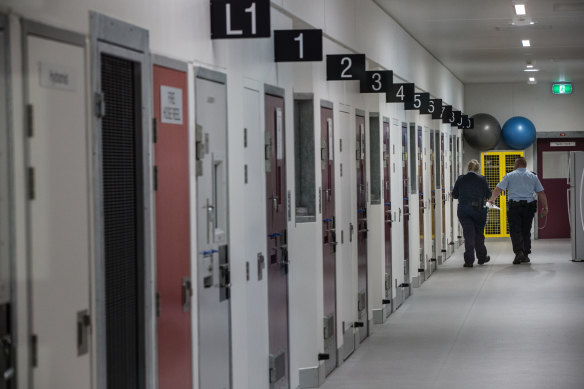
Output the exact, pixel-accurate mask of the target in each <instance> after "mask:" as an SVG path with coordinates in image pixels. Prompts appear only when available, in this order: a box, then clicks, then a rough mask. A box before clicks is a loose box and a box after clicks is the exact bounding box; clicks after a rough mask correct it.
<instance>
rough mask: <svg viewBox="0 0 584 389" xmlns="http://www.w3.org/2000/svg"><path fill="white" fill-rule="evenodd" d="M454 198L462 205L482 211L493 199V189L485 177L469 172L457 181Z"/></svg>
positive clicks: (453, 193)
mask: <svg viewBox="0 0 584 389" xmlns="http://www.w3.org/2000/svg"><path fill="white" fill-rule="evenodd" d="M452 197H454V198H455V199H458V204H460V205H469V206H471V207H475V208H481V209H482V208H483V207H484V206H485V203H486V201H487V200H488V199H489V198H490V197H491V189H489V184H488V183H487V179H486V178H485V177H483V176H481V175H478V174H477V173H475V172H468V173H466V174H465V175H463V176H460V177H458V179H457V180H456V183H455V184H454V189H452Z"/></svg>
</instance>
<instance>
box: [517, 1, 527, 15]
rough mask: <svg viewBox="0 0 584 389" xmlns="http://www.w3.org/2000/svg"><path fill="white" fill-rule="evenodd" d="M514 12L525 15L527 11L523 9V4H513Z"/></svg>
mask: <svg viewBox="0 0 584 389" xmlns="http://www.w3.org/2000/svg"><path fill="white" fill-rule="evenodd" d="M514 7H515V13H516V14H517V15H525V14H526V13H527V12H526V10H525V4H515V5H514Z"/></svg>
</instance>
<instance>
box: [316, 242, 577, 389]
mask: <svg viewBox="0 0 584 389" xmlns="http://www.w3.org/2000/svg"><path fill="white" fill-rule="evenodd" d="M487 248H488V250H489V254H490V256H491V262H489V263H488V264H487V265H484V266H477V265H476V264H475V267H473V268H471V269H467V268H463V267H462V264H463V260H462V248H461V249H459V250H458V251H457V252H456V253H455V254H454V255H453V256H452V257H451V258H450V259H449V260H448V261H447V262H446V263H445V264H444V265H442V266H440V267H439V269H438V271H437V272H435V273H434V274H433V275H432V277H430V279H429V280H427V281H426V282H425V283H424V284H423V285H422V286H421V287H420V288H418V289H415V290H414V295H413V296H412V297H410V298H409V299H408V300H407V301H406V302H405V303H404V304H403V305H402V306H401V307H400V308H399V309H398V310H397V311H396V312H394V314H393V315H392V316H390V318H389V319H388V321H387V322H386V323H385V324H384V325H383V326H376V328H375V332H374V334H373V335H372V336H371V337H370V338H369V339H367V340H366V341H365V343H364V344H362V345H361V347H360V348H359V349H358V350H357V351H356V352H355V353H354V354H353V355H352V356H351V357H350V358H349V359H348V360H347V361H345V363H344V364H343V365H342V366H341V367H339V368H337V370H336V371H335V372H333V373H332V374H331V375H330V376H329V377H328V378H327V381H326V382H325V384H324V385H323V386H322V387H321V388H322V389H382V388H383V389H387V388H399V389H402V388H406V389H407V388H417V389H423V388H449V389H452V388H514V389H517V388H526V389H527V388H529V389H534V388H546V389H549V388H561V389H563V388H574V389H576V388H577V389H582V388H584V263H573V262H571V261H570V242H569V241H568V240H541V241H536V242H535V243H534V249H533V254H532V255H531V260H532V264H531V265H527V264H522V265H512V264H511V262H512V261H513V254H512V253H511V243H510V242H509V241H494V242H492V241H487Z"/></svg>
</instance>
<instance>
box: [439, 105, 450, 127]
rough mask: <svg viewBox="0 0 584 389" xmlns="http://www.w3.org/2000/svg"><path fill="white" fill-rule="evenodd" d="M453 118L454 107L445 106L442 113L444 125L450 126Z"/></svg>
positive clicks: (441, 117)
mask: <svg viewBox="0 0 584 389" xmlns="http://www.w3.org/2000/svg"><path fill="white" fill-rule="evenodd" d="M451 116H452V105H443V106H442V110H441V112H440V119H442V123H444V124H449V123H450V117H451Z"/></svg>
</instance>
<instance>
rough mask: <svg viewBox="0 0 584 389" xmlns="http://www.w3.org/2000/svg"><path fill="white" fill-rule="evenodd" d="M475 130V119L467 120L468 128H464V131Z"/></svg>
mask: <svg viewBox="0 0 584 389" xmlns="http://www.w3.org/2000/svg"><path fill="white" fill-rule="evenodd" d="M473 128H474V119H473V118H468V119H466V126H464V129H466V130H470V129H473Z"/></svg>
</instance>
